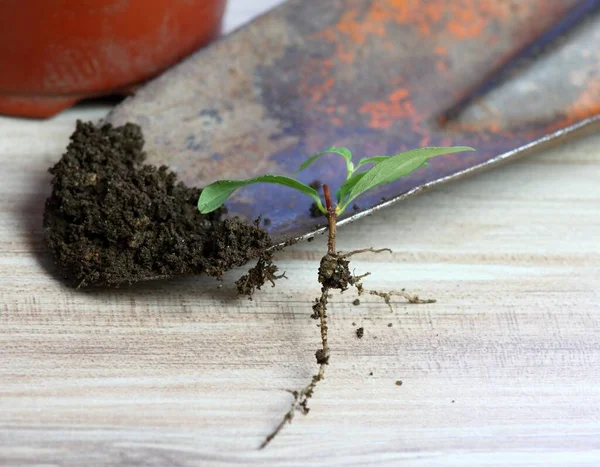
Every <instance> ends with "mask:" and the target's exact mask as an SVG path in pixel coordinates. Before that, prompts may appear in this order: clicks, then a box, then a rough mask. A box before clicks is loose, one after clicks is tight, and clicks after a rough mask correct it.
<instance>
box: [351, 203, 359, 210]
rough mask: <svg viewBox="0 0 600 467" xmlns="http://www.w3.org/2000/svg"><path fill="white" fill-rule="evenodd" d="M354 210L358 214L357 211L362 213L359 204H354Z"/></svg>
mask: <svg viewBox="0 0 600 467" xmlns="http://www.w3.org/2000/svg"><path fill="white" fill-rule="evenodd" d="M352 210H353V211H355V212H356V211H360V206H359V205H358V204H356V203H354V204H353V205H352Z"/></svg>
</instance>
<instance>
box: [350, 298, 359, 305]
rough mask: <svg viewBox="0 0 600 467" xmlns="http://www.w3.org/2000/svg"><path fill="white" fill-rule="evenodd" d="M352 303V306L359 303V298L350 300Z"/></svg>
mask: <svg viewBox="0 0 600 467" xmlns="http://www.w3.org/2000/svg"><path fill="white" fill-rule="evenodd" d="M352 304H353V305H354V306H358V305H360V300H359V299H358V298H356V299H355V300H354V301H353V302H352Z"/></svg>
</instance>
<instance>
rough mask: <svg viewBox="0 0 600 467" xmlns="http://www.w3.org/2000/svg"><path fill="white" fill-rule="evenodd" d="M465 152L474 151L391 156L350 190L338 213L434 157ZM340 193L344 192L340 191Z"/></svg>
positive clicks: (442, 150)
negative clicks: (372, 190)
mask: <svg viewBox="0 0 600 467" xmlns="http://www.w3.org/2000/svg"><path fill="white" fill-rule="evenodd" d="M463 151H474V149H473V148H470V147H466V146H458V147H449V148H421V149H412V150H410V151H406V152H403V153H400V154H397V155H395V156H390V157H388V158H387V159H386V160H383V161H381V162H379V163H377V164H376V165H375V166H373V167H371V168H370V169H369V170H367V171H366V172H363V174H364V175H363V176H362V177H361V178H360V179H359V180H358V181H356V182H355V183H354V184H353V185H352V187H351V188H350V189H349V190H348V192H347V197H346V199H345V200H344V201H343V203H342V205H340V206H339V207H338V213H342V212H343V211H344V209H346V207H347V206H348V204H350V203H351V202H352V201H353V200H354V199H355V198H356V197H358V196H360V195H362V194H363V193H365V192H366V191H369V190H371V189H373V188H375V187H378V186H381V185H386V184H388V183H391V182H393V181H395V180H397V179H399V178H401V177H405V176H407V175H409V174H411V173H412V172H414V171H415V170H417V169H419V168H421V167H424V166H425V164H427V161H428V160H429V159H431V158H433V157H438V156H442V155H444V154H450V153H454V152H463ZM356 175H358V174H356ZM356 175H355V176H356ZM351 179H352V178H351ZM347 182H348V181H347ZM340 191H343V190H342V189H340Z"/></svg>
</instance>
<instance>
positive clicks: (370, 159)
mask: <svg viewBox="0 0 600 467" xmlns="http://www.w3.org/2000/svg"><path fill="white" fill-rule="evenodd" d="M389 158H390V156H375V157H363V158H362V159H361V160H359V161H358V165H357V166H356V170H358V169H359V168H361V167H362V166H363V165H366V164H379V163H380V162H383V161H384V160H386V159H389Z"/></svg>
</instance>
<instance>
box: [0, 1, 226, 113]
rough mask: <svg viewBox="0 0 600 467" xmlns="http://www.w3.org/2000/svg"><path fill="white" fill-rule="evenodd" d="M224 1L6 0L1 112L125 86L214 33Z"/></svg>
mask: <svg viewBox="0 0 600 467" xmlns="http://www.w3.org/2000/svg"><path fill="white" fill-rule="evenodd" d="M225 3H226V0H5V1H2V2H0V70H1V71H0V114H5V115H14V116H23V117H49V116H51V115H53V114H55V113H57V112H60V111H61V110H63V109H65V108H67V107H70V106H71V105H73V104H74V103H76V102H77V101H79V100H81V99H84V98H87V97H93V96H101V95H106V94H114V93H124V92H125V90H126V89H127V88H130V87H131V86H133V85H136V84H138V83H140V82H143V81H145V80H147V79H149V78H151V77H153V76H156V75H157V74H159V73H160V72H161V71H163V70H164V69H166V68H168V67H169V66H171V65H173V64H174V63H176V62H177V61H179V60H181V59H182V58H183V57H185V56H186V55H188V54H190V53H191V52H193V51H194V50H196V49H198V48H199V47H201V46H202V45H204V44H206V43H208V42H209V41H210V40H211V39H213V38H215V37H216V36H217V35H218V34H219V32H220V28H221V20H222V17H223V12H224V10H225Z"/></svg>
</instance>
